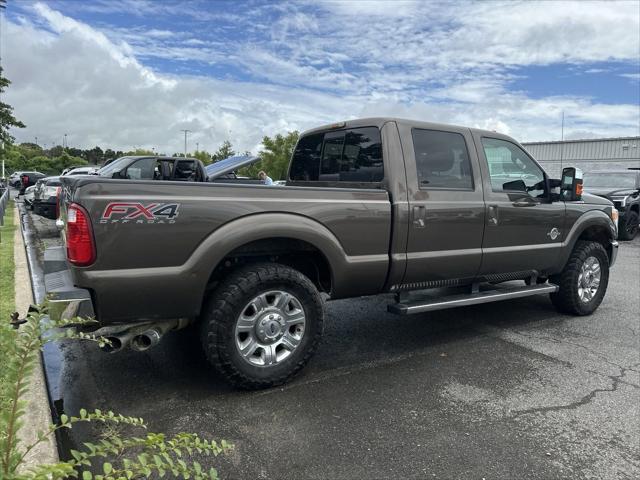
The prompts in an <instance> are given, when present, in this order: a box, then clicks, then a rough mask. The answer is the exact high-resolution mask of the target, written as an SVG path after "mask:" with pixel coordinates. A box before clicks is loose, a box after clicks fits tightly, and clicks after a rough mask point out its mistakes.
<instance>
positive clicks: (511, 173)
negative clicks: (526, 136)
mask: <svg viewBox="0 0 640 480" xmlns="http://www.w3.org/2000/svg"><path fill="white" fill-rule="evenodd" d="M482 147H483V148H484V154H485V157H486V158H487V164H488V165H489V175H490V177H491V188H492V189H493V191H494V192H527V193H529V195H531V196H532V197H534V198H541V197H544V196H545V193H546V192H545V178H544V172H543V171H542V169H541V168H540V167H539V166H538V165H537V164H536V163H535V162H534V161H533V160H532V159H531V157H529V155H527V153H526V152H525V151H524V150H522V149H521V148H520V147H518V146H517V145H516V144H514V143H511V142H507V141H506V140H500V139H497V138H482Z"/></svg>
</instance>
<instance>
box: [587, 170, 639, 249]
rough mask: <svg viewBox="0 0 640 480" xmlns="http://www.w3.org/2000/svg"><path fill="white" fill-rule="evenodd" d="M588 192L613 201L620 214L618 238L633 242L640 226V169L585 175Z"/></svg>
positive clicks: (597, 172)
mask: <svg viewBox="0 0 640 480" xmlns="http://www.w3.org/2000/svg"><path fill="white" fill-rule="evenodd" d="M584 188H585V190H586V191H587V192H589V193H593V194H594V195H599V196H601V197H604V198H606V199H608V200H611V201H612V202H613V204H614V205H615V207H616V208H617V209H618V211H619V212H620V219H619V221H618V238H619V239H620V240H633V239H634V238H635V237H636V235H638V229H639V225H638V224H640V169H635V168H630V169H627V170H606V171H596V172H588V173H585V174H584Z"/></svg>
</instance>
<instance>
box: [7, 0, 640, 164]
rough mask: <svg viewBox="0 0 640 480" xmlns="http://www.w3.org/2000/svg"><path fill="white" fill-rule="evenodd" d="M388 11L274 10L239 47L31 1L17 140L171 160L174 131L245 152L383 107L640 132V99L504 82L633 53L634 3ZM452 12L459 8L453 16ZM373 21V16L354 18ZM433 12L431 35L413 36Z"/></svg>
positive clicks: (17, 75) (177, 145) (524, 125)
mask: <svg viewBox="0 0 640 480" xmlns="http://www.w3.org/2000/svg"><path fill="white" fill-rule="evenodd" d="M356 4H357V5H356ZM389 4H391V3H389ZM389 4H386V3H385V2H373V3H371V4H365V3H362V2H342V3H340V4H333V7H335V8H333V9H332V8H331V7H332V4H324V3H322V4H320V5H321V8H322V9H323V11H322V12H320V13H316V14H311V13H309V12H308V11H301V8H300V7H299V6H298V5H293V6H291V5H289V4H281V5H279V6H278V8H280V9H282V10H284V15H283V16H282V19H281V21H280V22H274V24H273V25H271V26H270V27H269V28H271V29H272V30H271V32H272V34H271V35H270V36H269V37H268V38H270V39H271V40H267V37H262V38H264V39H265V41H264V42H263V43H260V44H258V43H256V38H255V37H254V36H253V33H252V32H251V31H248V33H247V39H246V41H238V40H237V39H236V40H229V41H228V42H227V41H226V40H225V38H217V39H214V38H211V37H202V38H198V37H197V35H195V34H194V33H193V32H190V31H183V32H178V33H176V32H173V34H172V35H169V34H168V33H167V30H163V29H147V28H144V27H143V26H142V25H141V26H139V27H134V28H130V29H128V31H125V30H123V29H119V30H116V29H102V30H101V29H97V28H96V27H94V26H90V25H88V24H85V23H82V22H79V21H77V20H74V19H72V18H70V17H68V16H65V15H63V14H62V13H60V12H58V11H56V10H54V9H52V8H51V7H48V6H46V5H44V4H35V6H34V11H35V13H36V14H37V17H36V18H34V19H32V20H33V22H34V23H30V22H29V21H23V22H22V23H15V22H12V21H8V22H7V24H6V26H7V30H6V32H5V38H4V40H5V45H4V58H3V59H4V60H5V69H6V75H7V76H8V77H9V78H10V79H11V80H12V81H13V82H14V83H13V85H12V86H11V87H10V88H9V90H8V92H7V95H6V101H8V102H9V103H10V104H12V105H13V106H14V107H15V111H16V115H17V116H18V118H20V119H21V120H23V121H24V122H25V123H26V124H27V126H28V128H27V129H25V130H17V131H15V132H13V133H14V134H15V135H16V137H17V139H18V140H19V141H33V138H34V137H35V136H38V138H39V139H40V142H41V143H43V142H47V143H49V144H51V143H52V142H54V141H56V142H59V141H60V139H61V138H62V135H63V134H64V133H68V134H69V135H70V136H69V139H70V140H69V141H70V143H71V144H75V145H79V146H83V147H91V146H94V145H96V144H97V145H100V146H102V147H111V148H117V149H131V148H133V147H134V146H140V147H147V148H151V147H155V148H156V149H158V150H160V151H164V152H165V153H173V152H176V151H181V150H182V137H181V133H180V129H182V128H189V129H190V130H192V131H193V134H192V136H191V138H190V145H192V147H195V142H199V143H200V147H201V148H206V149H209V150H213V149H215V148H216V147H217V146H219V145H220V144H221V143H222V141H223V140H224V139H226V138H228V137H229V138H230V139H231V140H232V142H233V143H234V144H235V145H237V146H238V147H239V149H241V150H245V149H250V150H253V151H256V149H257V146H258V145H259V143H260V140H261V138H262V136H264V135H273V134H275V133H279V132H284V131H287V130H292V129H306V128H310V127H313V126H317V125H320V124H323V123H329V122H333V121H336V120H340V119H347V118H354V117H361V116H381V115H390V116H402V117H409V118H416V119H421V120H429V121H436V122H444V123H457V124H461V125H467V126H475V127H480V128H487V129H490V130H498V131H501V132H504V133H508V134H511V135H513V136H515V137H516V138H517V139H519V140H521V141H527V140H528V141H531V140H547V139H557V138H558V137H559V126H560V117H561V113H562V111H565V112H566V115H567V121H566V125H565V135H566V136H567V137H569V136H570V135H571V133H572V131H576V132H580V134H581V135H583V136H584V135H594V136H616V135H637V134H638V133H639V132H638V125H639V122H640V111H639V107H638V106H637V105H634V104H632V103H631V102H630V103H628V104H619V105H606V104H600V103H596V102H593V101H592V100H591V99H589V98H582V97H575V96H553V97H551V96H550V97H543V98H537V99H533V98H530V97H528V96H527V94H526V93H525V92H511V91H509V89H508V82H509V81H510V79H511V78H513V75H512V74H511V73H509V71H508V70H506V69H505V68H506V67H507V66H510V65H520V64H522V65H528V64H531V63H545V62H556V61H561V60H562V61H571V62H581V61H584V62H587V61H592V60H594V59H596V60H606V59H631V60H632V61H636V62H637V53H636V57H634V56H633V52H632V50H633V42H636V45H637V44H638V41H640V40H639V39H638V38H637V37H638V35H639V34H638V29H634V28H629V29H627V28H625V29H621V28H614V25H615V26H619V25H620V23H619V22H621V21H622V19H623V17H624V22H625V24H626V25H629V24H631V26H633V25H635V23H637V21H638V19H637V15H636V16H635V17H634V15H629V5H630V4H627V3H617V4H615V5H616V6H615V8H611V7H610V5H611V4H608V5H609V6H607V4H604V5H603V4H599V3H592V2H589V3H587V4H583V6H582V7H581V8H579V9H577V8H574V7H575V6H573V5H567V4H564V3H563V4H556V3H549V4H544V10H543V11H544V15H540V14H539V12H540V11H541V10H540V8H541V7H540V6H538V7H537V8H538V10H535V6H532V4H531V3H528V2H527V3H505V4H502V5H498V4H495V3H487V4H485V3H475V4H470V3H464V4H462V5H460V6H454V7H451V6H450V5H449V4H446V3H442V4H438V5H437V7H438V8H436V7H435V6H432V8H428V9H427V8H425V6H424V5H425V4H423V3H421V2H419V3H415V4H414V3H413V2H404V3H403V4H402V5H401V6H399V7H398V9H397V12H396V14H395V15H389V14H388V13H389V12H386V14H385V12H384V11H382V12H381V10H384V8H387V6H386V5H389ZM131 5H132V8H133V9H135V11H137V12H141V11H144V12H148V11H149V9H153V8H156V9H166V8H169V7H168V6H167V5H165V4H158V3H157V2H151V3H149V2H133V3H132V4H131ZM94 6H95V7H96V8H99V7H100V8H108V5H107V4H96V5H94ZM489 6H492V7H491V8H490V7H489ZM372 8H374V9H375V12H372V11H371V9H372ZM455 8H458V9H460V8H463V9H464V11H465V14H464V15H457V14H456V13H455ZM187 9H188V8H187ZM335 12H339V13H340V14H339V15H335ZM367 12H369V13H367ZM536 12H538V14H536ZM192 13H194V14H195V12H192ZM330 13H333V15H332V16H326V15H329V14H330ZM368 14H371V15H372V16H373V17H371V18H374V17H375V19H376V20H375V21H365V20H362V19H361V17H362V16H363V15H368ZM367 18H369V17H367ZM523 18H524V19H526V21H523ZM327 19H330V20H335V22H333V23H328V22H327ZM252 20H254V19H252ZM427 20H429V22H430V23H428V25H429V30H428V31H423V30H420V29H419V28H418V27H419V26H421V25H423V24H425V22H426V21H427ZM634 22H635V23H634ZM442 25H449V26H451V25H453V28H452V29H449V30H447V29H445V28H444V27H443V26H442ZM256 28H262V27H256ZM148 32H151V34H147V33H148ZM277 32H280V34H278V33H277ZM283 32H284V33H283ZM223 40H224V41H223ZM629 43H631V44H632V45H631V47H629ZM146 57H156V58H163V59H171V60H176V59H179V60H181V61H184V62H188V61H193V60H196V61H198V62H203V63H207V64H216V63H219V62H227V63H228V64H232V65H233V66H234V67H236V68H243V69H244V71H245V72H248V73H250V74H251V77H252V78H254V79H258V80H252V81H237V80H233V79H215V78H211V77H203V76H193V75H177V74H172V75H169V74H166V73H160V72H158V71H154V70H152V69H151V68H149V67H148V66H145V65H144V63H143V61H142V60H141V58H146ZM347 65H350V66H351V67H352V68H347ZM631 75H633V74H631ZM630 78H633V77H630Z"/></svg>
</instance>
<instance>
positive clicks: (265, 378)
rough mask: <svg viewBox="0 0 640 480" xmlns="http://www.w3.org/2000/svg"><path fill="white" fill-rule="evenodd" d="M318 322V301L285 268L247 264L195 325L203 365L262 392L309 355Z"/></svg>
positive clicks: (308, 283) (321, 317)
mask: <svg viewBox="0 0 640 480" xmlns="http://www.w3.org/2000/svg"><path fill="white" fill-rule="evenodd" d="M323 320H324V307H323V303H322V298H321V297H320V294H319V293H318V290H317V289H316V287H315V285H314V284H313V283H312V282H311V280H309V279H308V278H307V277H306V276H304V275H303V274H302V273H300V272H298V271H297V270H294V269H293V268H290V267H288V266H285V265H280V264H272V263H264V264H255V265H248V266H246V267H243V268H240V269H238V270H236V271H235V272H233V273H231V274H230V275H229V276H228V277H227V278H226V279H225V280H224V281H223V283H222V284H221V285H220V286H219V287H218V288H217V289H216V291H215V292H214V293H213V294H212V296H211V298H210V299H209V301H208V302H207V304H206V307H205V309H204V311H203V318H202V321H201V338H202V345H203V348H204V351H205V354H206V356H207V359H208V360H209V362H210V363H211V364H212V365H213V366H214V367H215V368H216V369H217V370H218V371H219V372H221V373H222V374H223V375H224V376H225V377H226V379H227V380H228V381H229V382H230V383H231V384H233V385H234V386H236V387H239V388H244V389H259V388H268V387H273V386H275V385H280V384H283V383H285V382H287V381H288V380H289V379H291V378H292V377H293V376H294V375H295V374H296V373H298V372H299V371H300V370H301V369H302V368H303V367H304V365H305V364H306V363H307V362H308V361H309V359H310V358H311V356H312V355H313V353H314V351H315V349H316V347H317V345H318V342H319V339H320V336H321V334H322V326H323Z"/></svg>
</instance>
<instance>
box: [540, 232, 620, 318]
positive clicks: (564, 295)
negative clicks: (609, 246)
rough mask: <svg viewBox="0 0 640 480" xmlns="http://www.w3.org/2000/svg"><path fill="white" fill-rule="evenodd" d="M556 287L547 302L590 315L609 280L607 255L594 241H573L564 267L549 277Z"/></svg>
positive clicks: (600, 298) (564, 310) (574, 312)
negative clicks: (574, 243) (557, 273)
mask: <svg viewBox="0 0 640 480" xmlns="http://www.w3.org/2000/svg"><path fill="white" fill-rule="evenodd" d="M550 280H551V282H552V283H555V284H557V285H558V286H559V287H560V289H559V290H558V292H556V293H552V294H551V301H552V302H553V304H554V305H555V307H556V308H557V309H558V311H560V312H563V313H570V314H573V315H590V314H591V313H593V312H594V311H595V310H596V308H598V306H599V305H600V303H601V302H602V299H603V298H604V294H605V293H606V291H607V285H608V283H609V256H608V255H607V252H606V250H605V249H604V247H603V246H602V245H601V244H600V243H598V242H588V241H579V242H578V243H576V246H575V248H574V249H573V252H572V253H571V257H570V258H569V261H568V262H567V264H566V265H565V267H564V270H563V271H562V272H561V273H560V274H559V275H555V276H553V277H551V278H550Z"/></svg>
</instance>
